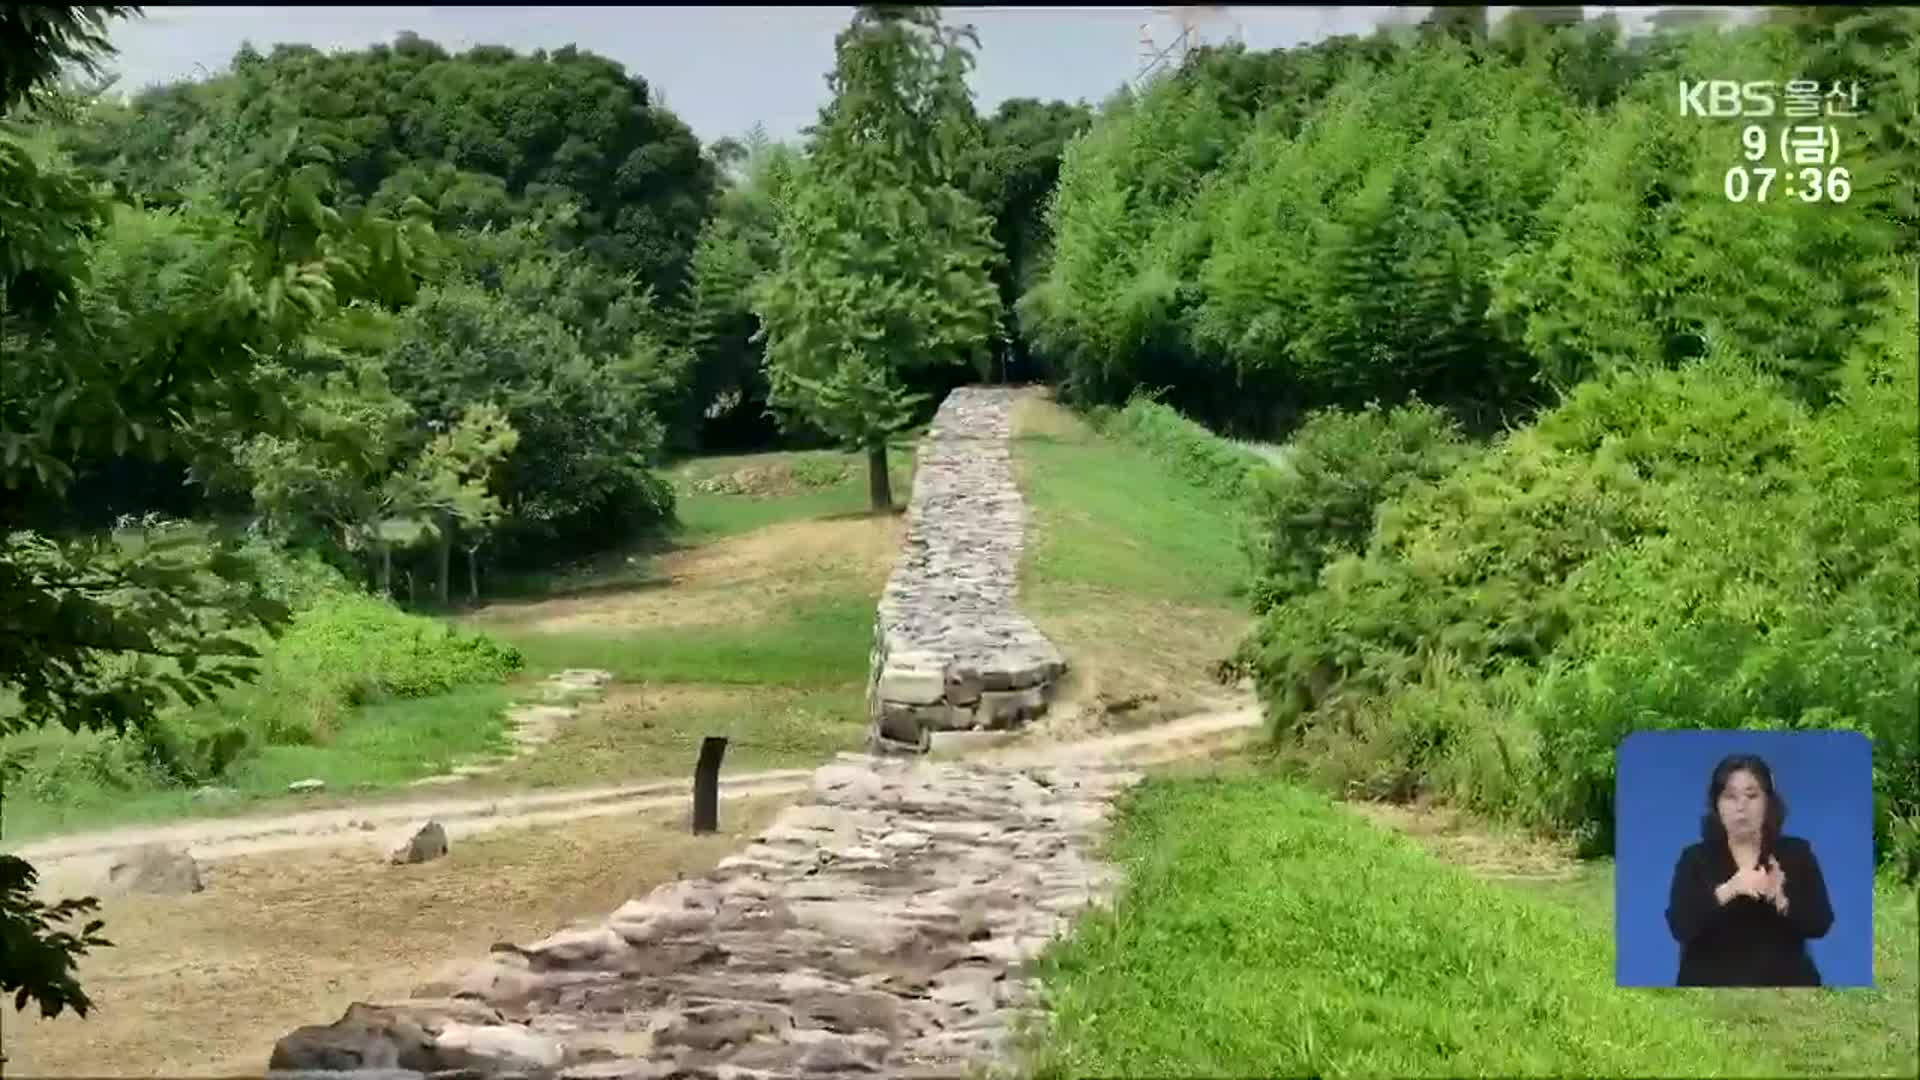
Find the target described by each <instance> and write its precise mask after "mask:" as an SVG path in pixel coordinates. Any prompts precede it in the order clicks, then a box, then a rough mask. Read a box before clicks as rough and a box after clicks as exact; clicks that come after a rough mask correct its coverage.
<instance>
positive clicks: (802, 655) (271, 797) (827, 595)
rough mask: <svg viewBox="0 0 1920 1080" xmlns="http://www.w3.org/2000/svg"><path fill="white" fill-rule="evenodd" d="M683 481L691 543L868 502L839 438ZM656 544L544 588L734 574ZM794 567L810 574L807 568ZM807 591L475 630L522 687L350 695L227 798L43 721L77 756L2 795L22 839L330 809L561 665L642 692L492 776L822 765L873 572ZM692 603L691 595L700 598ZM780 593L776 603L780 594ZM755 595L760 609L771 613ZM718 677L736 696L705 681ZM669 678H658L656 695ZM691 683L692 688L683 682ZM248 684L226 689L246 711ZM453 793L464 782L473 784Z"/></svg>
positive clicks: (467, 728)
mask: <svg viewBox="0 0 1920 1080" xmlns="http://www.w3.org/2000/svg"><path fill="white" fill-rule="evenodd" d="M741 470H760V471H766V472H772V473H776V474H781V475H782V476H786V474H788V473H792V474H796V476H797V479H796V478H795V477H787V479H785V480H777V481H776V482H775V483H774V484H773V485H772V486H773V490H772V491H768V492H754V493H747V494H734V493H709V492H703V491H698V490H692V489H690V487H689V486H688V485H689V484H690V482H691V481H694V480H698V479H703V478H708V477H713V476H718V475H722V474H732V473H738V472H740V471H741ZM892 472H893V482H894V494H895V499H896V501H898V502H904V501H905V498H906V496H907V493H908V492H909V491H910V490H911V489H910V487H909V486H908V485H909V484H910V483H911V478H912V458H911V451H910V447H909V444H906V443H904V442H903V443H902V444H900V445H899V446H897V447H896V452H895V454H894V459H893V470H892ZM673 474H674V478H675V480H676V481H677V482H679V483H680V484H681V488H682V493H681V495H680V500H679V510H680V516H681V521H682V526H683V528H682V531H681V533H680V535H679V536H678V537H676V548H677V549H679V550H683V551H684V550H687V549H700V548H702V547H705V546H711V545H715V544H717V543H720V542H722V541H725V540H728V539H731V538H738V537H742V536H746V535H748V534H751V533H753V532H755V531H756V530H761V529H767V528H770V527H776V526H779V525H782V524H785V523H792V522H801V521H810V520H821V519H852V518H858V517H859V516H861V515H862V514H863V512H864V511H865V509H866V505H867V488H866V474H865V471H864V458H861V457H857V456H856V455H850V454H843V453H836V452H832V451H809V452H803V453H797V454H780V453H775V454H756V455H748V456H740V457H728V458H703V459H694V460H691V461H688V462H684V463H682V464H681V465H680V466H678V467H676V468H675V469H674V471H673ZM663 554H665V553H662V552H660V551H658V550H653V551H647V552H644V553H638V554H636V553H632V552H623V553H619V554H618V555H616V556H614V557H610V558H608V559H605V560H602V561H601V562H600V563H599V564H597V565H595V566H590V567H582V568H578V569H576V570H575V571H574V572H573V573H570V574H555V575H549V576H545V577H543V578H540V579H537V580H531V581H526V580H523V581H522V582H520V583H519V584H520V585H521V586H522V587H523V588H527V589H532V590H534V591H535V592H536V593H537V594H540V593H543V594H548V595H562V594H566V593H569V592H595V591H603V592H607V593H618V592H621V591H633V590H645V589H650V588H660V587H671V588H675V589H682V590H687V591H689V592H695V593H699V592H700V591H702V590H706V591H710V592H712V593H714V594H722V593H727V592H730V591H732V590H731V588H730V586H731V585H733V584H734V583H732V582H729V581H726V580H703V581H691V582H677V583H669V582H666V581H664V580H662V579H661V578H660V576H659V575H658V573H657V572H656V568H657V565H658V563H659V562H660V561H661V556H662V555H663ZM797 572H798V571H797ZM808 584H809V586H810V590H809V591H808V592H807V594H806V595H805V597H804V598H802V599H801V600H799V601H797V602H793V603H778V602H777V600H776V599H775V598H774V597H771V596H769V597H768V598H767V600H765V601H764V602H756V604H755V605H750V608H751V610H748V611H747V612H745V613H743V615H742V617H740V618H734V619H728V620H725V621H716V622H708V623H702V624H699V625H690V626H686V625H675V626H659V627H648V626H627V627H619V628H615V629H609V630H601V631H594V632H568V633H553V634H547V633H534V632H521V631H516V630H512V629H505V628H495V627H492V626H485V625H482V626H479V627H478V628H479V629H483V630H485V631H486V632H487V633H489V634H491V635H492V636H494V637H495V638H497V639H500V640H503V641H506V642H508V643H510V644H512V645H514V646H515V647H517V648H519V649H520V650H521V652H522V655H523V657H524V659H525V661H526V665H525V670H524V671H523V673H522V674H521V676H519V677H518V678H516V679H515V680H514V681H513V685H510V686H500V685H490V686H472V687H464V688H461V689H458V690H455V691H452V692H449V693H445V694H439V695H435V696H431V697H423V698H414V699H406V700H399V701H388V702H382V703H378V704H372V705H363V706H359V707H356V708H349V709H344V710H342V712H341V713H340V715H338V716H336V717H331V718H329V719H328V721H327V722H326V723H325V724H324V725H323V726H324V727H325V728H327V729H328V731H327V734H326V736H325V737H324V740H323V741H322V742H321V743H320V744H318V745H309V746H273V745H269V746H265V747H262V748H260V750H259V752H258V753H257V754H254V755H250V756H249V757H247V758H246V759H244V760H243V761H242V762H240V763H238V764H236V765H235V766H234V767H233V768H232V769H230V770H229V771H228V773H227V774H226V775H225V776H223V777H222V778H221V779H220V781H219V784H220V786H221V787H223V788H228V789H231V794H225V795H223V796H222V797H220V798H218V799H216V800H209V799H204V798H195V796H194V793H193V791H192V790H190V789H186V788H180V787H164V786H157V785H155V784H153V783H151V782H150V780H148V778H146V777H145V776H142V775H140V774H139V771H138V769H137V768H134V769H128V768H125V767H118V766H112V765H110V764H96V759H101V758H102V754H101V751H100V744H101V739H100V737H99V736H97V735H93V734H91V733H87V734H81V735H72V734H69V733H67V732H64V731H43V732H35V733H32V734H30V735H27V736H22V737H19V739H17V740H10V745H12V746H19V747H27V746H31V747H32V748H33V749H34V750H36V751H41V752H51V753H55V754H65V755H67V756H68V758H69V764H68V765H66V766H65V767H63V768H62V769H61V770H60V773H61V775H60V777H59V779H58V782H57V783H46V784H43V785H41V789H40V790H38V791H36V790H34V788H33V787H31V786H29V784H28V783H26V782H24V781H20V780H15V781H12V782H10V783H9V784H8V787H7V791H6V798H5V800H4V802H0V839H4V840H5V841H6V842H7V843H10V844H11V843H19V842H23V841H26V840H29V839H33V838H35V837H39V836H44V835H47V834H49V833H55V832H61V831H68V830H73V829H80V828H95V827H105V826H110V825H116V824H123V823H130V822H137V821H156V820H165V819H171V818H181V817H189V816H213V815H223V814H230V813H239V812H259V811H262V810H272V809H277V808H290V807H292V806H294V805H298V806H299V807H301V808H303V809H304V808H309V807H319V806H325V805H330V804H332V803H335V802H337V801H345V800H346V799H347V798H349V797H351V796H356V795H360V796H364V795H366V794H369V793H377V792H380V791H384V790H393V789H400V788H403V787H404V785H405V784H406V783H407V782H408V781H410V780H414V779H417V778H419V777H422V776H428V775H432V774H435V773H440V772H444V771H446V769H447V768H449V767H450V766H451V765H452V764H454V763H456V762H457V761H458V760H460V759H464V758H469V757H473V756H477V755H484V754H487V753H490V752H493V751H496V750H498V749H501V748H502V747H503V746H504V734H505V725H504V723H503V715H502V714H503V711H504V708H505V706H506V705H507V704H508V703H509V702H510V701H512V700H514V699H515V698H516V696H517V694H518V693H519V692H520V691H522V690H523V689H524V687H525V686H526V684H528V683H529V682H531V681H532V680H534V679H538V678H540V677H542V676H544V675H545V674H547V673H549V672H552V671H557V670H560V669H563V668H567V667H600V668H605V669H607V670H609V671H612V672H613V673H614V674H615V676H616V678H617V679H618V680H619V681H620V682H621V683H625V684H631V687H633V688H637V689H638V690H639V691H641V692H640V693H637V694H629V695H625V696H622V695H621V694H620V693H619V691H620V687H618V686H616V688H615V694H614V695H613V700H611V702H610V707H609V708H607V709H605V710H601V711H599V712H593V711H589V712H588V713H583V715H582V717H581V719H580V721H579V723H577V724H576V725H573V726H572V727H570V728H569V729H567V730H565V731H563V733H562V736H561V738H560V739H559V740H557V741H556V742H555V744H554V745H553V746H552V747H550V749H549V751H548V752H546V753H544V754H541V755H538V756H537V757H535V758H533V759H530V760H527V761H524V762H521V763H516V764H515V765H514V766H512V767H511V768H510V770H508V771H507V772H504V773H503V774H501V775H500V776H499V777H497V778H496V779H497V780H498V782H499V783H498V784H495V783H488V784H485V785H478V784H476V785H470V786H471V787H472V788H474V789H475V790H478V789H479V788H480V787H481V786H485V787H488V788H492V787H497V786H504V785H520V784H525V785H531V786H549V785H564V784H575V783H591V782H598V781H603V780H620V779H625V778H630V777H636V776H652V775H662V774H670V775H680V774H681V773H683V772H685V771H686V769H687V768H688V767H690V763H691V761H692V759H693V756H694V754H695V753H696V752H697V750H698V746H699V741H700V739H701V737H702V736H703V735H705V734H709V733H718V734H726V735H728V736H730V737H731V739H732V740H733V741H732V744H731V745H730V747H729V749H728V755H727V765H728V767H729V768H730V769H731V768H755V767H771V766H779V765H789V764H811V763H816V762H818V761H820V760H822V759H824V758H826V757H829V756H831V755H832V754H833V753H834V752H835V751H838V750H844V749H852V748H855V747H857V746H858V745H859V742H860V738H861V734H862V732H863V731H864V721H863V719H862V714H863V712H864V698H865V679H866V674H867V672H866V664H867V651H868V649H869V647H870V645H871V641H872V632H873V609H874V604H875V602H876V601H877V599H878V585H877V584H876V583H875V582H874V581H873V580H872V577H871V575H870V574H869V575H864V576H863V575H860V574H855V573H851V572H849V573H831V574H827V575H825V576H823V577H820V578H819V579H818V580H815V581H812V582H809V583H808ZM696 602H697V601H696ZM776 604H777V606H775V605H776ZM759 608H764V610H760V609H759ZM712 688H723V689H724V690H725V691H726V692H725V693H703V692H702V691H705V690H710V689H712ZM655 691H658V692H655ZM680 691H690V692H685V693H683V692H680ZM250 692H252V690H251V688H249V689H243V690H241V691H238V692H236V693H235V694H234V695H232V698H233V700H232V701H231V702H230V703H229V704H230V705H231V706H232V707H233V708H237V709H241V710H244V709H245V708H247V705H246V700H245V699H246V695H247V694H249V693H250ZM307 777H318V778H320V779H322V780H325V781H326V782H327V793H326V794H325V795H322V796H299V797H290V796H288V794H287V792H286V786H287V784H288V783H290V782H292V781H294V780H300V779H305V778H307ZM459 790H466V788H462V789H459Z"/></svg>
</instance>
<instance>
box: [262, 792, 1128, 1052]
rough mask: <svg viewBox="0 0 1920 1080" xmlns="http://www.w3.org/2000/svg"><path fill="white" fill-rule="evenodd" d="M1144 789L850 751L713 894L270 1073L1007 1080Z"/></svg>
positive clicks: (282, 1048)
mask: <svg viewBox="0 0 1920 1080" xmlns="http://www.w3.org/2000/svg"><path fill="white" fill-rule="evenodd" d="M1137 777H1138V774H1137V773H1134V772H1127V771H1119V770H1100V769H1090V768H1078V767H1072V766H1058V767H1052V768H1047V769H1019V768H1013V767H1008V766H1001V767H991V766H980V765H969V764H937V763H931V762H923V761H922V762H911V763H910V762H906V761H901V760H897V759H883V758H870V757H864V756H860V755H843V757H842V758H841V760H840V761H839V762H837V763H835V764H833V765H829V766H827V767H825V768H822V769H820V770H819V771H818V772H816V773H815V775H814V779H813V783H812V787H811V798H810V799H809V801H807V802H805V803H803V804H801V805H797V806H793V807H789V808H788V809H787V810H786V811H785V812H783V813H782V814H781V816H780V817H779V818H778V819H777V820H776V821H775V823H774V824H773V825H772V826H771V827H770V828H769V829H768V830H767V831H766V832H765V833H764V834H762V835H761V837H760V838H759V839H758V841H757V842H756V843H754V844H753V845H752V846H750V847H748V848H747V849H746V850H745V851H743V852H741V853H740V854H738V855H734V856H731V857H729V858H727V859H726V860H724V861H722V862H721V863H720V864H719V866H718V867H717V868H716V869H715V870H714V871H713V872H712V873H711V874H709V875H708V876H706V877H705V878H702V879H699V880H686V881H678V882H672V883H669V884H667V885H663V886H661V887H660V888H658V889H656V890H654V892H653V893H652V894H651V895H650V896H648V897H646V898H645V899H641V900H635V901H631V902H629V903H627V904H626V905H625V906H623V907H621V908H620V909H619V910H618V911H615V912H614V913H613V914H612V915H611V916H610V917H609V918H608V919H607V920H606V921H605V922H603V923H601V924H599V925H595V926H588V927H584V928H578V929H571V930H566V931H562V932H560V933H557V934H554V935H553V936H551V937H549V938H547V939H546V940H544V941H540V942H537V943H535V944H532V945H528V946H526V947H524V948H523V947H518V946H513V945H497V946H495V947H494V950H493V952H492V955H491V956H490V957H489V958H488V959H487V960H485V961H484V962H481V963H478V964H472V965H463V966H460V967H457V968H456V969H454V970H451V971H449V972H447V973H446V974H445V976H444V977H442V978H440V979H436V980H435V981H434V982H433V983H430V984H428V985H427V986H424V987H421V988H420V991H419V994H420V997H419V999H417V1000H414V1001H409V1002H402V1003H398V1004H391V1005H355V1006H354V1007H353V1008H351V1009H349V1010H348V1012H347V1014H346V1015H345V1016H344V1017H342V1018H341V1019H340V1020H338V1021H336V1022H335V1023H333V1024H331V1025H327V1026H312V1027H305V1028H301V1029H299V1030H297V1031H295V1032H292V1033H291V1034H289V1035H287V1036H286V1037H284V1038H283V1039H281V1040H280V1042H279V1043H278V1044H277V1045H276V1046H275V1048H274V1051H273V1057H272V1061H271V1064H270V1066H269V1067H270V1068H271V1069H273V1070H276V1071H287V1070H302V1071H310V1070H352V1069H362V1070H365V1069H387V1070H395V1069H398V1070H405V1071H407V1072H410V1073H413V1074H427V1073H432V1072H436V1071H443V1070H455V1069H457V1070H468V1071H467V1072H465V1073H463V1074H462V1075H467V1076H495V1075H507V1074H516V1075H524V1076H528V1077H533V1078H552V1077H565V1078H570V1080H571V1078H579V1080H585V1078H588V1077H594V1078H604V1080H642V1078H647V1080H652V1078H663V1077H668V1076H673V1077H687V1078H694V1077H715V1078H718V1077H722V1076H735V1077H741V1078H743V1080H744V1078H750V1077H786V1076H818V1075H875V1076H906V1077H914V1076H924V1077H933V1076H958V1075H962V1074H964V1073H966V1072H967V1070H969V1069H970V1068H975V1067H979V1066H984V1065H989V1064H991V1063H993V1062H995V1061H996V1060H1004V1057H1005V1054H1006V1052H1007V1043H1006V1039H1007V1032H1008V1024H1009V1022H1010V1020H1011V1018H1012V1016H1013V1015H1014V1014H1015V1013H1016V1011H1017V1010H1018V1009H1019V1008H1020V1007H1021V1006H1022V1005H1024V1004H1027V1003H1028V1002H1029V1001H1030V992H1031V987H1030V984H1029V982H1028V980H1027V979H1026V978H1024V977H1023V973H1022V966H1021V965H1022V962H1023V961H1025V960H1027V959H1029V958H1031V957H1032V956H1034V955H1035V954H1036V953H1037V952H1038V950H1039V949H1040V948H1041V947H1042V946H1044V945H1045V943H1046V942H1047V941H1048V939H1049V938H1051V937H1052V936H1054V935H1056V934H1058V933H1060V932H1062V931H1063V930H1064V929H1065V927H1066V925H1067V923H1068V922H1069V921H1070V919H1071V918H1072V916H1073V914H1074V913H1075V912H1077V911H1079V910H1081V909H1083V908H1085V907H1086V906H1087V905H1089V904H1093V903H1100V902H1103V901H1104V900H1105V899H1106V898H1107V897H1108V895H1109V893H1110V890H1111V889H1112V887H1113V886H1114V885H1115V884H1116V883H1117V877H1116V875H1115V874H1114V873H1113V871H1111V870H1110V869H1109V868H1106V867H1103V866H1101V865H1099V864H1098V863H1096V862H1095V861H1094V860H1093V858H1092V855H1091V845H1092V844H1093V843H1095V842H1096V840H1097V837H1098V835H1099V834H1100V832H1101V831H1102V829H1103V827H1104V823H1105V819H1106V814H1107V809H1108V806H1109V804H1110V801H1111V799H1112V797H1113V795H1114V794H1115V793H1116V792H1117V791H1118V790H1120V789H1121V788H1124V787H1125V786H1126V785H1128V784H1131V783H1132V782H1133V781H1134V780H1135V779H1137ZM394 1075H404V1073H402V1074H394Z"/></svg>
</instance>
